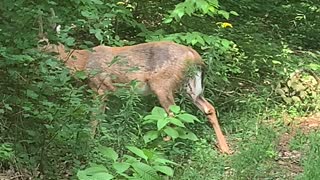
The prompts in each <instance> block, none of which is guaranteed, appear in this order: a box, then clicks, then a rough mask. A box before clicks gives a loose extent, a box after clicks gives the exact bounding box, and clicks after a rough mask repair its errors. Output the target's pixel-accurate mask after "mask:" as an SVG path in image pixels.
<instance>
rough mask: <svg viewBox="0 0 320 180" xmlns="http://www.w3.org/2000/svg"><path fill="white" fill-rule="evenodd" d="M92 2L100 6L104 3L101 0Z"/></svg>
mask: <svg viewBox="0 0 320 180" xmlns="http://www.w3.org/2000/svg"><path fill="white" fill-rule="evenodd" d="M91 2H93V3H95V4H98V5H103V2H102V1H100V0H91Z"/></svg>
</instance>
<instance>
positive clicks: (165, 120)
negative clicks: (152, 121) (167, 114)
mask: <svg viewBox="0 0 320 180" xmlns="http://www.w3.org/2000/svg"><path fill="white" fill-rule="evenodd" d="M168 123H169V120H168V118H163V119H159V120H158V122H157V127H158V131H159V130H161V129H162V128H163V127H165V126H166V125H167V124H168Z"/></svg>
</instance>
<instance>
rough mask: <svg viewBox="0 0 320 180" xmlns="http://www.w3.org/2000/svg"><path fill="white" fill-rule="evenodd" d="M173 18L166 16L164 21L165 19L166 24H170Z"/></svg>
mask: <svg viewBox="0 0 320 180" xmlns="http://www.w3.org/2000/svg"><path fill="white" fill-rule="evenodd" d="M172 20H173V19H172V18H166V19H165V20H164V21H163V23H165V24H169V23H171V22H172Z"/></svg>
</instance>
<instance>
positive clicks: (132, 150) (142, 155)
mask: <svg viewBox="0 0 320 180" xmlns="http://www.w3.org/2000/svg"><path fill="white" fill-rule="evenodd" d="M126 147H127V148H128V149H129V150H130V151H131V152H133V153H134V154H135V155H137V156H139V157H141V158H143V159H144V160H146V161H148V156H146V155H145V154H144V152H143V151H142V150H141V149H139V148H137V147H135V146H126Z"/></svg>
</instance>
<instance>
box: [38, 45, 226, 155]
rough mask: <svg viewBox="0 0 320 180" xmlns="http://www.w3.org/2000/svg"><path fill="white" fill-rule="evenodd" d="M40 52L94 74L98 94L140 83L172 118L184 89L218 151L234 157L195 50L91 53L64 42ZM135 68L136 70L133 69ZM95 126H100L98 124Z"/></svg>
mask: <svg viewBox="0 0 320 180" xmlns="http://www.w3.org/2000/svg"><path fill="white" fill-rule="evenodd" d="M41 51H43V52H46V53H55V54H56V57H57V58H58V59H59V60H61V61H63V63H64V64H65V65H66V67H67V68H69V69H70V70H71V71H85V72H87V73H89V74H90V73H92V72H94V73H93V75H91V76H90V78H89V83H88V85H89V87H90V88H92V89H93V90H94V91H95V92H97V94H98V95H104V94H105V92H107V91H115V90H116V89H117V87H116V86H115V85H114V84H115V83H129V82H131V81H136V82H138V87H139V91H140V92H141V94H142V95H146V94H150V93H152V94H154V95H155V96H156V97H157V99H158V101H159V103H160V105H161V106H162V107H163V108H164V110H165V111H166V112H167V114H168V115H169V116H170V115H172V114H171V112H170V108H169V107H170V106H171V105H175V101H174V95H175V93H176V91H177V90H179V89H181V88H182V89H184V91H185V92H186V94H188V96H190V98H189V99H191V100H192V102H193V104H194V105H195V106H196V107H198V108H199V109H200V110H201V111H202V112H203V113H204V114H205V115H206V116H207V118H208V120H209V122H210V123H211V125H212V127H213V129H214V131H215V134H216V137H217V142H218V148H219V150H220V151H221V152H222V153H226V154H231V151H230V149H229V147H228V144H227V141H226V139H225V137H224V135H223V133H222V131H221V128H220V125H219V122H218V119H217V116H216V111H215V108H214V106H213V105H211V104H210V103H209V102H208V101H207V100H206V99H205V97H204V95H203V93H204V86H203V78H204V76H203V68H204V67H205V63H204V61H203V59H202V58H201V56H200V54H199V53H198V52H197V51H196V50H194V49H193V48H191V47H187V46H184V45H181V44H177V43H174V42H170V41H157V42H147V43H141V44H136V45H130V46H122V47H110V46H105V45H99V46H95V47H93V48H92V50H86V49H83V50H81V49H68V48H67V47H66V46H64V45H63V44H61V43H58V44H50V43H48V44H47V45H44V46H43V47H41ZM192 66H195V67H199V68H196V69H197V70H195V72H194V73H192V76H191V77H188V75H187V72H188V69H189V68H190V67H192ZM132 68H135V70H134V71H132V70H130V69H132ZM103 108H105V107H103ZM92 124H93V126H95V127H96V126H97V122H93V123H92Z"/></svg>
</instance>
